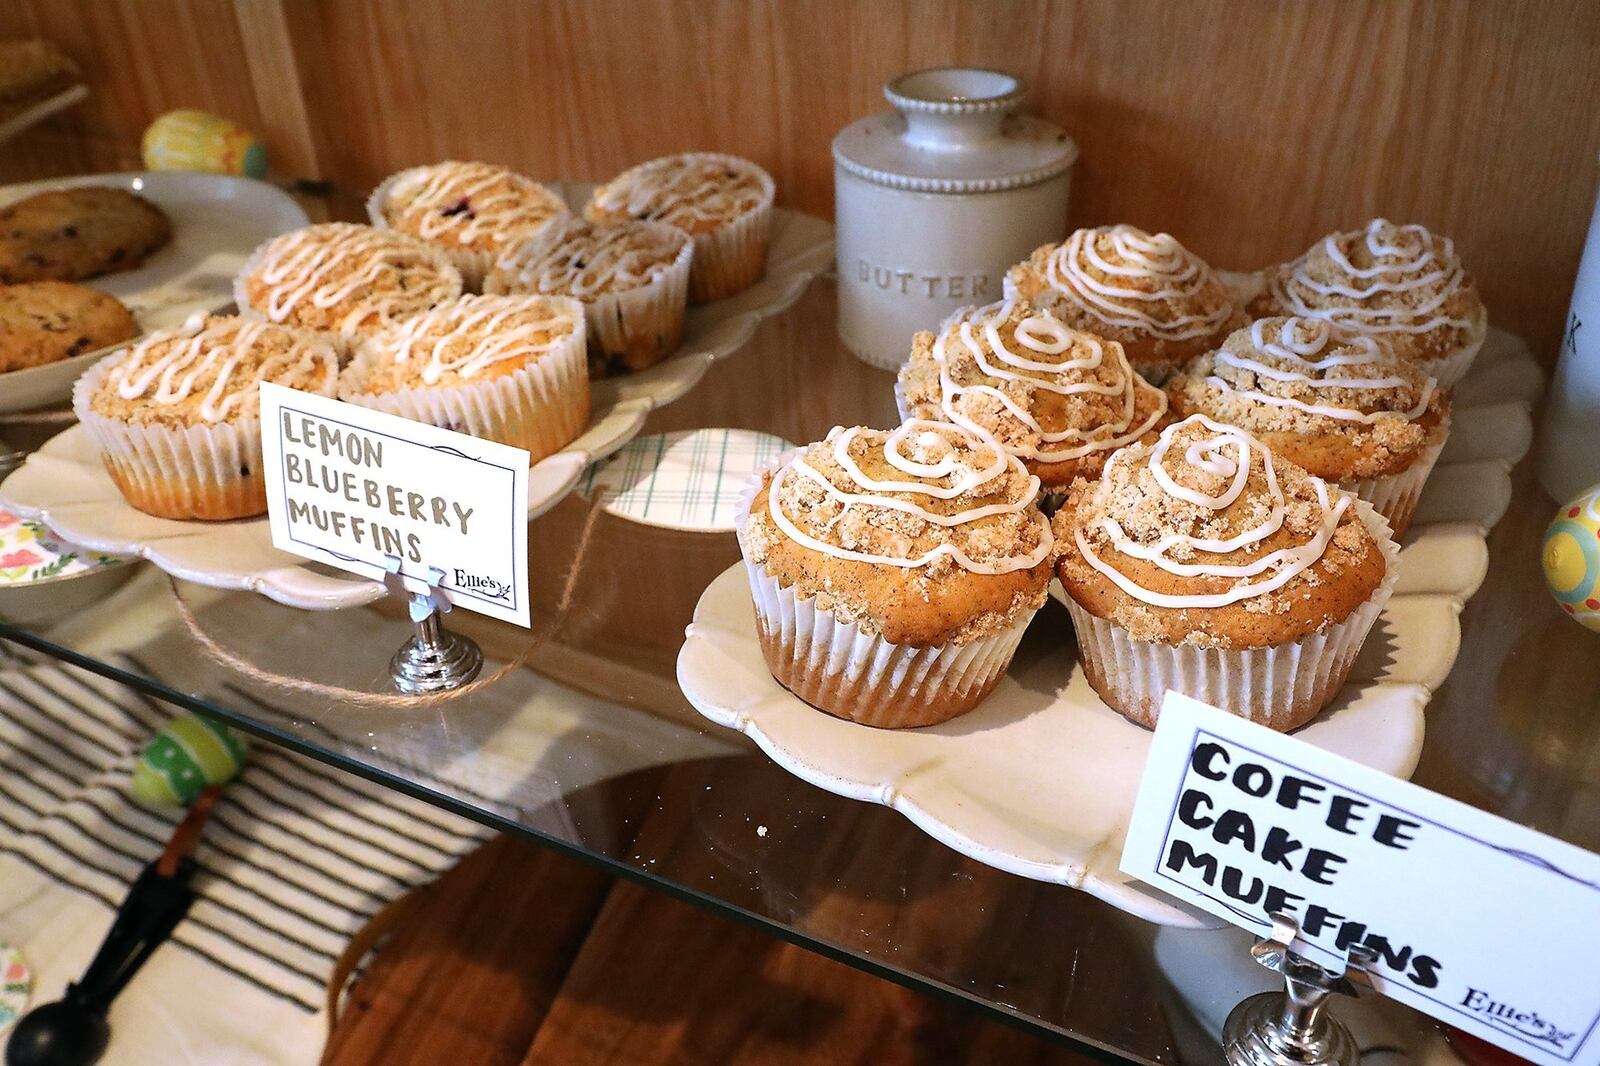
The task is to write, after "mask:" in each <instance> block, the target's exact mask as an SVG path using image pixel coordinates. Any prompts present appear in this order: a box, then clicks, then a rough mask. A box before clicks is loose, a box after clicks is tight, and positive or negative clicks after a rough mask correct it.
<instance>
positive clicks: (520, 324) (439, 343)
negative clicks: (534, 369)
mask: <svg viewBox="0 0 1600 1066" xmlns="http://www.w3.org/2000/svg"><path fill="white" fill-rule="evenodd" d="M582 328H583V307H582V305H581V304H579V303H577V302H576V301H574V300H570V299H567V298H565V297H561V296H463V297H461V298H460V299H457V300H452V301H450V302H449V303H444V304H440V305H439V306H438V307H435V308H433V309H432V310H430V311H425V312H423V313H422V314H420V315H417V316H415V317H413V318H408V319H406V320H405V321H404V322H398V323H395V324H394V325H392V326H389V327H387V328H385V329H384V330H382V331H381V332H379V333H378V334H376V335H375V336H373V337H372V338H370V339H369V340H367V341H366V342H365V343H364V345H363V348H364V351H365V354H366V355H367V360H368V361H367V362H366V369H367V374H366V378H365V380H364V381H363V382H362V383H361V386H360V388H361V391H362V392H365V393H385V392H394V391H396V390H399V389H408V388H416V387H419V386H425V387H428V388H451V387H455V386H460V385H468V384H471V383H472V382H475V381H483V380H486V379H489V378H494V377H499V376H501V375H503V374H510V373H513V372H515V371H517V370H520V369H522V368H523V367H527V366H531V365H533V364H534V363H536V362H538V361H539V360H540V359H542V358H544V357H545V356H547V355H549V354H550V353H551V352H553V351H556V350H558V349H560V348H562V347H563V346H565V345H568V344H569V343H571V340H572V337H573V335H574V333H577V332H579V331H581V330H582Z"/></svg>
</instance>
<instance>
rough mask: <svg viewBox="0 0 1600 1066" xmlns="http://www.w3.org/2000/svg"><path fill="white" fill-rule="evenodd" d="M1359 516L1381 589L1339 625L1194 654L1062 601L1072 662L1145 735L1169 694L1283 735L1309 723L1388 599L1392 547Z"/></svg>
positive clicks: (1338, 684) (1372, 518)
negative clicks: (1380, 564)
mask: <svg viewBox="0 0 1600 1066" xmlns="http://www.w3.org/2000/svg"><path fill="white" fill-rule="evenodd" d="M1355 507H1356V514H1357V515H1358V516H1359V517H1360V519H1361V521H1362V524H1364V525H1365V526H1366V527H1367V529H1368V530H1369V531H1371V533H1372V535H1373V537H1374V539H1376V540H1377V542H1378V547H1379V550H1380V551H1382V553H1383V561H1384V575H1383V581H1382V582H1380V583H1379V585H1378V588H1377V589H1376V591H1374V592H1373V594H1372V595H1371V596H1369V597H1367V599H1366V600H1365V601H1364V602H1363V603H1362V604H1361V605H1360V606H1358V607H1357V608H1356V609H1355V610H1354V611H1352V612H1351V613H1350V615H1349V617H1347V618H1346V619H1344V621H1342V622H1336V623H1334V624H1333V625H1330V626H1328V627H1327V628H1326V629H1324V630H1322V631H1321V632H1317V633H1311V634H1308V635H1307V636H1305V637H1302V638H1301V639H1299V640H1297V641H1293V642H1291V643H1288V644H1280V645H1277V646H1275V647H1269V648H1244V649H1231V648H1202V647H1199V646H1197V645H1193V644H1178V645H1171V644H1160V643H1155V642H1152V641H1143V640H1135V639H1134V638H1133V637H1132V636H1131V635H1129V633H1128V631H1127V630H1126V629H1123V628H1122V627H1121V626H1119V625H1117V624H1116V623H1114V622H1111V621H1109V620H1107V619H1104V618H1099V617H1097V616H1095V615H1092V614H1090V613H1089V612H1088V611H1085V610H1084V609H1083V608H1081V607H1079V606H1078V604H1077V603H1076V602H1075V601H1074V600H1073V599H1072V597H1071V596H1068V597H1067V610H1068V611H1069V612H1070V613H1071V615H1072V624H1073V627H1074V628H1075V629H1076V630H1077V632H1078V652H1079V659H1080V661H1081V662H1082V663H1083V671H1084V674H1085V675H1086V676H1087V678H1088V680H1089V684H1090V685H1091V686H1092V687H1093V688H1094V690H1095V691H1096V692H1098V693H1099V694H1100V698H1101V699H1103V700H1105V702H1106V703H1107V705H1109V706H1110V707H1111V708H1113V709H1114V710H1116V711H1118V712H1119V713H1121V714H1122V715H1123V716H1124V717H1126V718H1128V719H1129V720H1131V721H1134V722H1137V723H1139V724H1140V725H1142V726H1145V727H1146V728H1149V729H1154V728H1155V725H1156V721H1157V719H1158V718H1159V717H1160V715H1161V701H1162V699H1163V698H1164V697H1165V696H1166V693H1167V691H1168V690H1169V689H1170V690H1172V691H1174V692H1181V693H1183V694H1184V695H1186V696H1193V697H1194V698H1195V699H1197V700H1201V701H1203V702H1205V703H1209V704H1211V705H1212V706H1214V707H1220V708H1222V709H1223V710H1225V711H1228V712H1229V713H1231V714H1237V715H1239V716H1240V717H1241V718H1248V719H1249V720H1250V721H1252V722H1257V723H1259V724H1261V725H1264V726H1267V727H1268V728H1270V729H1276V730H1278V731H1279V732H1283V733H1287V732H1289V731H1290V730H1294V729H1298V728H1300V727H1301V726H1303V725H1305V724H1306V723H1307V722H1309V721H1311V720H1312V719H1313V718H1315V717H1316V716H1317V715H1318V714H1319V713H1320V712H1321V711H1322V709H1323V708H1324V707H1326V706H1327V705H1328V704H1329V703H1331V702H1332V701H1333V700H1334V698H1335V697H1336V696H1337V695H1338V693H1339V690H1340V689H1341V688H1343V687H1344V683H1345V680H1346V679H1347V678H1348V677H1349V675H1350V667H1351V666H1352V665H1353V664H1354V663H1355V660H1356V655H1357V654H1358V653H1359V652H1360V651H1361V645H1362V643H1363V642H1364V641H1365V640H1366V639H1367V634H1368V632H1370V631H1371V629H1372V626H1373V624H1374V623H1376V622H1377V620H1378V615H1379V614H1381V613H1382V611H1383V608H1384V606H1385V605H1386V604H1387V603H1388V602H1389V597H1390V595H1392V594H1393V592H1394V585H1395V581H1396V580H1397V579H1398V577H1399V566H1398V561H1399V557H1400V547H1399V545H1397V544H1396V543H1395V542H1394V538H1393V537H1392V536H1391V535H1390V533H1389V524H1388V522H1386V521H1385V520H1384V518H1383V516H1382V515H1380V514H1379V513H1378V512H1377V511H1375V510H1373V509H1372V506H1371V505H1370V504H1368V503H1366V502H1365V501H1364V500H1357V501H1356V504H1355Z"/></svg>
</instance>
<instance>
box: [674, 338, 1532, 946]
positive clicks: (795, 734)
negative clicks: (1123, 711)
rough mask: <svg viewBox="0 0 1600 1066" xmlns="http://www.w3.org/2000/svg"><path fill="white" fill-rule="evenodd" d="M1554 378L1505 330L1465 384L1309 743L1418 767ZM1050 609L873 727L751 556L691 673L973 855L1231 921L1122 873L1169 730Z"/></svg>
mask: <svg viewBox="0 0 1600 1066" xmlns="http://www.w3.org/2000/svg"><path fill="white" fill-rule="evenodd" d="M1541 387H1542V378H1541V375H1540V372H1539V368H1538V366H1537V364H1536V363H1534V361H1533V358H1532V356H1531V355H1530V354H1529V352H1528V348H1527V345H1525V344H1524V343H1523V342H1522V341H1520V340H1518V339H1517V338H1515V337H1512V336H1511V335H1509V334H1507V333H1504V332H1502V331H1499V330H1494V331H1491V333H1490V337H1489V340H1488V342H1487V343H1485V345H1484V349H1483V352H1482V354H1481V355H1480V357H1479V361H1478V363H1477V365H1475V366H1474V368H1473V371H1472V373H1471V374H1470V375H1469V376H1468V377H1467V379H1466V380H1465V381H1463V382H1462V383H1461V385H1460V386H1459V387H1458V388H1457V389H1456V395H1455V404H1456V407H1455V410H1456V414H1455V418H1454V428H1453V430H1452V432H1451V437H1450V441H1449V443H1448V444H1447V445H1446V447H1445V452H1444V454H1443V456H1441V458H1440V465H1439V466H1438V468H1436V469H1435V471H1434V473H1433V475H1432V476H1431V477H1430V478H1429V480H1428V485H1427V488H1426V489H1425V490H1424V492H1423V497H1422V501H1421V503H1420V505H1419V508H1418V511H1417V515H1416V519H1415V524H1414V525H1413V526H1412V529H1411V531H1410V532H1409V533H1408V534H1407V536H1406V538H1405V546H1404V549H1403V550H1402V552H1401V554H1400V578H1399V583H1398V585H1397V587H1396V589H1395V594H1394V597H1393V599H1391V600H1390V603H1389V606H1388V607H1387V608H1386V609H1385V610H1384V612H1383V615H1382V616H1381V617H1380V619H1379V621H1378V625H1377V627H1376V629H1375V630H1374V632H1373V635H1372V636H1371V637H1369V638H1368V640H1367V644H1366V646H1365V647H1364V648H1363V649H1362V652H1361V655H1360V657H1359V658H1358V659H1357V661H1356V665H1355V668H1354V670H1353V671H1352V675H1351V681H1350V684H1348V685H1347V686H1346V687H1345V689H1344V691H1343V692H1342V693H1341V695H1340V698H1339V700H1338V701H1337V702H1336V703H1335V704H1334V705H1333V707H1331V708H1329V709H1328V710H1327V711H1325V712H1323V713H1322V714H1321V715H1320V716H1318V718H1317V719H1316V720H1315V721H1314V722H1312V723H1311V724H1310V725H1308V726H1306V727H1305V728H1304V729H1301V730H1300V731H1299V732H1298V733H1296V736H1297V737H1299V738H1300V739H1301V740H1304V741H1306V742H1307V743H1310V744H1315V745H1317V746H1318V747H1320V748H1325V749H1327V750H1329V751H1334V752H1338V753H1339V754H1341V755H1345V756H1347V757H1349V758H1352V759H1355V760H1357V761H1359V762H1362V763H1365V764H1367V765H1368V766H1373V767H1376V768H1378V769H1380V770H1383V771H1385V772H1386V773H1391V774H1395V775H1397V776H1401V777H1409V776H1410V775H1411V772H1412V771H1413V770H1415V769H1416V764H1417V759H1418V757H1419V756H1420V754H1421V751H1422V734H1423V714H1422V711H1423V707H1424V706H1425V705H1426V704H1427V702H1428V698H1429V696H1430V695H1431V694H1432V692H1433V690H1434V689H1435V688H1436V687H1438V685H1439V684H1440V683H1441V682H1443V681H1444V678H1445V675H1446V674H1448V673H1449V672H1450V667H1451V664H1453V663H1454V662H1455V657H1456V652H1457V651H1458V650H1459V648H1460V644H1461V631H1460V626H1459V624H1458V622H1457V615H1458V614H1459V613H1460V610H1461V607H1462V605H1463V604H1464V603H1465V602H1466V600H1467V598H1468V597H1469V596H1471V595H1472V594H1473V593H1474V592H1475V591H1477V588H1478V586H1479V584H1481V583H1482V581H1483V577H1484V574H1485V573H1486V572H1487V569H1488V565H1489V553H1488V548H1487V546H1486V544H1485V542H1484V538H1485V536H1486V535H1487V533H1488V531H1489V529H1490V528H1491V527H1492V526H1493V525H1494V523H1495V522H1497V521H1499V519H1500V516H1501V515H1503V514H1504V513H1505V509H1506V506H1507V505H1508V503H1509V502H1510V499H1511V481H1510V476H1509V475H1510V470H1511V467H1512V466H1513V465H1514V464H1515V463H1516V462H1517V460H1518V459H1520V458H1521V457H1522V455H1523V454H1524V453H1525V452H1526V451H1527V449H1528V445H1529V443H1530V442H1531V440H1532V424H1531V421H1530V419H1529V409H1530V407H1531V405H1532V403H1533V401H1534V399H1535V398H1536V397H1537V396H1538V394H1539V391H1540V389H1541ZM1046 610H1047V611H1051V612H1056V613H1057V615H1058V617H1055V618H1053V619H1052V620H1051V622H1050V624H1049V625H1047V626H1046V627H1043V628H1044V629H1045V630H1047V631H1046V632H1040V633H1035V634H1030V635H1029V638H1027V639H1025V640H1024V641H1023V645H1022V648H1021V650H1020V651H1019V652H1018V655H1017V659H1016V661H1015V662H1013V664H1012V667H1011V670H1010V672H1009V673H1008V674H1007V676H1006V678H1005V679H1004V680H1003V681H1002V682H1001V684H1000V686H999V687H998V688H997V689H996V690H995V692H994V693H993V694H992V695H991V696H989V698H988V699H987V700H985V701H984V703H983V704H982V705H981V706H979V707H978V708H977V709H976V710H974V711H972V712H971V713H970V714H966V715H963V716H962V717H960V718H957V719H955V720H954V721H951V722H947V723H945V724H943V725H938V726H931V727H929V728H926V729H913V730H901V731H894V730H883V729H869V728H866V727H863V726H858V725H855V724H853V723H850V722H846V721H843V720H841V719H837V718H833V717H831V716H829V715H826V714H823V713H821V712H820V711H817V710H814V709H813V708H811V707H809V706H807V705H806V704H805V703H803V702H801V700H799V699H798V698H797V697H795V696H794V695H792V694H791V693H789V692H788V691H787V690H786V689H784V688H783V687H782V686H781V685H779V684H778V683H777V682H776V681H774V680H773V679H772V676H771V675H770V674H769V673H768V672H767V668H766V664H765V662H764V661H763V660H762V657H761V647H760V644H759V643H758V641H757V639H756V630H755V612H754V609H753V608H752V607H751V604H750V591H749V585H748V583H747V581H746V578H745V574H744V566H743V564H742V563H741V564H739V565H737V566H735V567H733V568H731V569H729V570H727V571H725V572H724V573H723V574H722V575H721V576H719V577H718V578H717V579H716V580H715V581H713V582H712V583H711V585H710V586H709V587H708V588H707V589H706V591H705V594H704V595H703V596H702V597H701V598H700V603H699V605H698V606H697V607H696V609H695V615H694V622H693V624H691V625H690V626H689V630H688V637H687V640H686V641H685V642H684V645H683V649H682V651H681V652H679V654H678V683H679V684H680V685H681V686H682V688H683V691H684V695H685V696H687V697H688V699H689V702H690V703H692V704H694V706H695V707H696V709H698V710H699V711H700V713H701V714H703V715H705V716H706V717H707V718H709V719H711V720H712V721H713V722H716V723H718V724H720V725H724V726H728V727H731V728H734V729H738V730H740V731H742V732H744V733H746V734H747V735H749V736H750V737H751V738H753V739H754V740H755V742H756V743H757V744H759V745H760V746H761V748H762V749H763V750H764V751H766V752H767V754H768V755H770V756H771V757H772V759H773V760H774V761H775V762H777V763H778V764H779V765H780V766H782V767H784V768H785V769H786V770H789V771H790V772H791V773H794V774H795V775H797V776H799V777H801V778H803V779H804V780H806V781H809V782H811V783H812V784H814V785H817V786H819V787H821V788H825V789H827V790H828V791H830V792H836V793H838V794H839V795H842V796H848V797H851V798H852V799H861V800H867V801H870V802H872V803H881V804H883V805H885V806H888V807H893V808H894V809H895V810H897V811H900V812H901V813H902V814H904V815H905V816H906V817H908V818H910V819H911V820H912V821H913V822H915V823H916V824H917V825H918V826H919V827H921V828H922V829H923V830H924V831H926V832H927V833H928V834H929V835H931V836H933V837H934V838H935V839H937V840H940V841H942V842H943V843H945V844H948V845H949V846H950V847H952V848H954V849H956V850H957V851H959V852H961V853H962V854H964V855H968V856H970V857H972V858H974V859H977V860H978V861H980V862H983V863H987V864H989V865H990V866H996V867H999V868H1000V869H1002V870H1008V871H1010V872H1012V873H1016V874H1020V875H1021V876H1023V877H1030V878H1034V879H1036V880H1040V881H1051V882H1056V883H1059V884H1064V885H1070V886H1072V887H1074V888H1079V889H1082V890H1083V891H1085V892H1088V893H1090V894H1091V895H1094V896H1098V897H1099V898H1101V899H1103V900H1106V901H1107V902H1108V903H1111V904H1112V905H1113V906H1116V907H1118V908H1120V909H1122V910H1125V911H1128V912H1130V913H1132V914H1136V915H1139V916H1141V917H1144V918H1147V919H1149V920H1151V921H1154V922H1159V923H1161V924H1164V925H1177V926H1212V925H1216V924H1218V923H1217V922H1216V921H1215V919H1212V918H1210V917H1209V916H1207V915H1204V914H1201V913H1200V912H1198V911H1195V910H1192V909H1189V908H1187V907H1184V906H1182V905H1180V904H1179V903H1177V902H1176V901H1174V900H1173V899H1171V898H1170V897H1168V896H1166V895H1164V894H1162V893H1160V892H1157V891H1155V890H1154V889H1151V888H1148V887H1146V886H1145V885H1143V884H1141V883H1140V882H1138V881H1134V880H1131V879H1130V878H1128V877H1127V876H1126V875H1124V874H1123V873H1121V871H1119V870H1118V869H1117V862H1118V859H1119V857H1120V856H1121V853H1122V845H1123V840H1124V838H1125V836H1126V833H1127V828H1128V818H1129V816H1130V814H1131V813H1132V810H1133V800H1134V795H1135V793H1136V792H1137V790H1138V785H1139V778H1140V776H1141V775H1142V773H1143V771H1144V760H1145V755H1146V752H1147V751H1148V749H1149V746H1150V736H1151V734H1150V733H1149V731H1147V730H1145V729H1142V728H1141V727H1139V726H1136V725H1134V724H1132V723H1130V722H1128V721H1127V720H1126V719H1124V718H1122V717H1121V716H1120V715H1118V714H1117V713H1116V712H1114V711H1112V710H1111V709H1110V708H1108V707H1106V706H1105V704H1103V703H1101V702H1100V698H1099V697H1098V696H1096V695H1095V693H1094V690H1093V689H1091V688H1090V687H1089V684H1088V682H1087V681H1086V680H1085V679H1084V676H1083V672H1082V671H1081V670H1079V669H1078V668H1077V661H1076V649H1075V647H1074V646H1073V645H1072V643H1071V642H1070V640H1069V639H1066V634H1068V633H1069V632H1070V629H1069V626H1068V623H1067V621H1066V619H1065V618H1064V617H1061V616H1059V612H1060V609H1059V608H1058V607H1055V606H1053V605H1051V606H1047V608H1046ZM1037 628H1040V627H1037V626H1036V629H1037Z"/></svg>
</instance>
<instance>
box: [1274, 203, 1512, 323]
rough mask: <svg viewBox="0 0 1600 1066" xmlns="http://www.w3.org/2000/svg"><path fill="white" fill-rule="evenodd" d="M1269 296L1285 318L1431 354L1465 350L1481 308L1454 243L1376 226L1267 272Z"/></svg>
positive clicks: (1335, 237)
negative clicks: (1421, 343) (1383, 337)
mask: <svg viewBox="0 0 1600 1066" xmlns="http://www.w3.org/2000/svg"><path fill="white" fill-rule="evenodd" d="M1267 294H1268V296H1269V297H1270V299H1271V300H1272V301H1273V302H1274V303H1276V304H1277V306H1278V307H1279V308H1281V309H1282V311H1283V313H1285V314H1291V315H1299V316H1302V317H1308V318H1325V319H1327V320H1328V321H1330V322H1333V323H1335V324H1337V325H1341V326H1344V327H1346V328H1349V329H1353V330H1359V331H1361V332H1363V333H1378V334H1388V335H1391V336H1394V337H1395V339H1397V340H1403V339H1405V338H1407V337H1413V338H1426V347H1427V348H1429V349H1431V350H1432V352H1431V354H1448V353H1449V352H1450V351H1452V350H1455V349H1457V348H1461V347H1464V346H1466V345H1467V344H1469V343H1471V342H1472V340H1473V339H1474V335H1475V334H1476V333H1477V332H1478V331H1479V330H1480V329H1481V325H1482V324H1481V321H1480V319H1481V317H1482V311H1483V305H1482V303H1481V301H1480V300H1479V299H1478V294H1477V288H1476V286H1474V284H1473V282H1472V278H1471V277H1470V276H1469V275H1468V274H1467V272H1466V269H1465V268H1464V267H1463V266H1462V265H1461V260H1460V259H1459V258H1457V256H1456V250H1455V244H1454V242H1452V241H1451V240H1450V239H1449V238H1447V237H1439V236H1436V235H1434V234H1433V233H1431V232H1429V231H1428V230H1427V229H1426V228H1425V227H1423V226H1415V225H1412V226H1397V225H1395V224H1394V223H1392V222H1390V221H1388V220H1387V219H1382V218H1376V219H1373V220H1372V221H1371V222H1370V223H1368V225H1367V227H1366V229H1364V230H1352V231H1350V232H1347V233H1331V234H1329V235H1328V236H1327V237H1325V238H1323V239H1322V240H1321V241H1319V242H1318V243H1317V244H1315V245H1313V246H1312V247H1311V249H1310V250H1309V251H1307V252H1306V253H1305V254H1304V255H1303V256H1301V257H1300V258H1299V259H1296V260H1295V261H1294V262H1292V263H1288V264H1285V265H1284V266H1283V267H1282V268H1280V269H1278V270H1276V271H1274V272H1271V273H1270V274H1269V276H1268V278H1267Z"/></svg>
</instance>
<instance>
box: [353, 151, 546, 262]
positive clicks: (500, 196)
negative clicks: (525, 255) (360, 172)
mask: <svg viewBox="0 0 1600 1066" xmlns="http://www.w3.org/2000/svg"><path fill="white" fill-rule="evenodd" d="M566 210H567V205H566V204H565V202H563V201H562V199H561V197H560V196H558V195H556V193H555V192H554V191H552V190H550V189H548V188H546V187H545V186H543V185H541V184H539V183H538V182H536V181H534V180H533V179H532V178H526V177H523V176H522V175H521V174H517V173H515V172H513V171H511V170H508V169H507V168H505V167H501V166H495V165H493V164H491V163H463V162H457V161H450V162H445V163H434V164H433V165H431V166H424V167H413V168H412V169H410V170H405V171H401V172H400V174H398V175H396V177H395V179H394V183H393V185H391V186H390V188H389V191H388V194H387V196H386V197H385V199H384V202H383V204H382V211H383V215H384V217H385V218H386V219H387V220H388V222H389V225H391V226H393V227H394V228H395V229H397V230H400V231H402V232H404V233H409V234H411V235H412V236H415V237H421V238H422V239H424V240H429V241H437V242H439V243H441V244H449V245H455V246H457V247H460V248H470V249H473V250H475V251H481V252H496V251H499V250H500V249H502V248H507V247H510V246H511V245H513V244H515V243H516V242H517V241H519V240H524V239H526V238H528V237H531V236H532V235H533V234H535V233H536V232H538V230H539V229H540V228H541V227H542V226H543V225H544V224H545V223H546V222H549V221H550V220H551V219H552V218H555V217H556V216H557V215H561V214H564V213H565V212H566Z"/></svg>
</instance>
